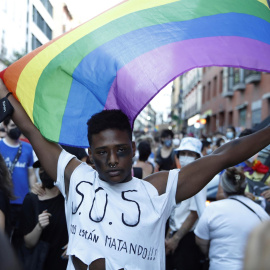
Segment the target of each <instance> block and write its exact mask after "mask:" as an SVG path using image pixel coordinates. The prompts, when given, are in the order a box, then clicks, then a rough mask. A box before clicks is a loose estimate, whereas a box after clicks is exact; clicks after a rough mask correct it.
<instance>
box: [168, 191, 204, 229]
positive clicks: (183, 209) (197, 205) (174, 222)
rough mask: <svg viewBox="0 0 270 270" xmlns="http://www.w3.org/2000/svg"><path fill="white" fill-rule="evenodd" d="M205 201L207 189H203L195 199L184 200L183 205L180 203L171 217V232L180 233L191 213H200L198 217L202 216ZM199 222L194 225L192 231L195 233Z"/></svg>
mask: <svg viewBox="0 0 270 270" xmlns="http://www.w3.org/2000/svg"><path fill="white" fill-rule="evenodd" d="M205 201H206V188H203V189H202V190H201V191H200V192H198V193H197V194H196V195H194V196H193V197H191V198H189V199H187V200H184V201H182V202H181V203H178V204H177V205H176V207H175V209H174V210H173V212H172V214H171V216H170V221H169V225H170V228H171V230H172V231H178V230H179V229H180V228H181V226H182V224H183V223H184V221H185V220H186V219H187V217H188V216H189V214H190V211H196V212H197V213H198V216H200V215H201V214H202V212H203V210H204V208H205ZM197 222H198V221H196V222H195V223H194V225H193V227H192V228H191V230H190V231H194V229H195V227H196V224H197Z"/></svg>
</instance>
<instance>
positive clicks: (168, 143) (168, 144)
mask: <svg viewBox="0 0 270 270" xmlns="http://www.w3.org/2000/svg"><path fill="white" fill-rule="evenodd" d="M164 145H166V146H167V147H171V146H172V140H170V139H166V140H165V141H164Z"/></svg>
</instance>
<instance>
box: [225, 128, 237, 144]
mask: <svg viewBox="0 0 270 270" xmlns="http://www.w3.org/2000/svg"><path fill="white" fill-rule="evenodd" d="M235 137H236V131H235V128H234V127H233V126H230V127H228V128H227V130H226V138H227V139H228V140H229V141H231V140H233V139H235Z"/></svg>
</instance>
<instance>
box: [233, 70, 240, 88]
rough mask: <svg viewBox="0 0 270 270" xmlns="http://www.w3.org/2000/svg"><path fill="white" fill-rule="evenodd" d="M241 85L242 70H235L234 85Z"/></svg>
mask: <svg viewBox="0 0 270 270" xmlns="http://www.w3.org/2000/svg"><path fill="white" fill-rule="evenodd" d="M238 83H240V68H233V84H234V85H236V84H238Z"/></svg>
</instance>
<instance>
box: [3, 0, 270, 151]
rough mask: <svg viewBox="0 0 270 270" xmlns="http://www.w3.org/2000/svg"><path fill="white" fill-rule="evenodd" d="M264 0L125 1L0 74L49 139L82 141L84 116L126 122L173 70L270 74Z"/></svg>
mask: <svg viewBox="0 0 270 270" xmlns="http://www.w3.org/2000/svg"><path fill="white" fill-rule="evenodd" d="M269 29H270V10H269V3H268V0H226V1H217V0H192V1H191V0H180V1H176V0H130V1H124V2H123V3H122V4H120V5H118V6H116V7H114V8H113V9H111V10H109V11H107V12H105V13H103V14H101V15H100V16H98V17H96V18H94V19H92V20H90V21H88V22H86V23H84V24H83V25H81V26H79V27H77V28H76V29H74V30H72V31H70V32H68V33H66V34H65V35H63V36H61V37H59V38H57V39H55V40H53V41H51V42H49V43H48V44H45V45H43V46H42V47H40V48H38V49H37V50H35V51H33V52H31V53H30V54H28V55H26V56H25V57H23V58H22V59H20V60H19V61H17V62H15V63H14V64H13V65H11V66H9V67H8V68H7V69H6V70H4V71H2V72H1V74H0V76H1V77H2V78H3V79H4V81H5V83H6V85H7V87H8V89H9V90H10V91H12V92H13V93H14V94H15V95H16V97H17V98H18V99H19V101H20V102H21V104H22V105H23V107H24V108H25V110H26V112H27V114H28V115H29V116H30V118H31V119H32V121H33V122H34V124H35V125H36V126H37V127H38V128H39V130H40V131H41V133H42V134H43V135H44V136H45V137H46V138H47V139H49V140H51V141H54V142H60V143H63V144H67V145H74V146H81V147H87V146H88V142H87V125H86V123H87V120H88V119H89V118H90V117H91V115H93V114H94V113H96V112H99V111H101V110H104V109H121V110H123V111H124V112H125V113H126V114H127V115H128V116H129V118H130V121H131V123H133V121H134V119H135V118H136V116H137V115H138V114H139V113H140V111H141V110H142V109H143V108H144V107H145V106H146V104H148V102H149V101H150V100H151V99H152V98H153V97H154V96H155V95H156V94H157V93H158V92H159V91H160V90H161V89H162V88H163V87H164V86H166V85H167V84H168V83H169V82H170V81H172V80H173V79H174V78H176V77H177V76H179V75H180V74H182V73H184V72H186V71H188V70H190V69H193V68H196V67H204V66H233V67H241V68H247V69H254V70H258V71H266V72H270V61H269V59H270V31H269Z"/></svg>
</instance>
